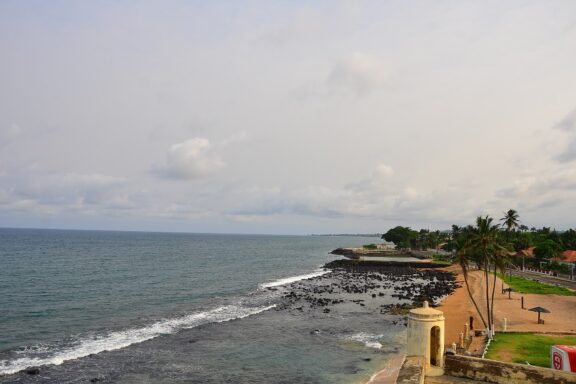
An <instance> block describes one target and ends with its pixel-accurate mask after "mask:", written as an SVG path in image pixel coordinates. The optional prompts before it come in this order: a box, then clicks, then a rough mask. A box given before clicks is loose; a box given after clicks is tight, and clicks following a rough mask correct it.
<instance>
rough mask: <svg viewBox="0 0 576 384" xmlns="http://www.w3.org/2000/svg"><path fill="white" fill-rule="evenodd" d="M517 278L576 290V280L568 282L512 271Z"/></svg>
mask: <svg viewBox="0 0 576 384" xmlns="http://www.w3.org/2000/svg"><path fill="white" fill-rule="evenodd" d="M512 274H513V275H515V276H520V277H524V278H526V279H533V280H538V281H539V282H541V283H545V284H551V285H557V286H560V287H564V288H570V289H573V290H576V280H567V279H563V278H559V277H554V276H548V275H542V274H540V273H533V272H522V271H512Z"/></svg>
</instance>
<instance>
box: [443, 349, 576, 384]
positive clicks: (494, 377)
mask: <svg viewBox="0 0 576 384" xmlns="http://www.w3.org/2000/svg"><path fill="white" fill-rule="evenodd" d="M444 372H445V374H446V375H449V376H455V377H463V378H467V379H473V380H479V381H486V382H489V383H496V384H542V383H547V384H576V374H574V373H570V372H565V371H557V370H554V369H550V368H542V367H536V366H534V365H523V364H515V363H506V362H503V361H496V360H488V359H479V358H476V357H469V356H460V355H446V356H445V357H444Z"/></svg>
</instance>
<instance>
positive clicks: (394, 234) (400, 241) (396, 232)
mask: <svg viewBox="0 0 576 384" xmlns="http://www.w3.org/2000/svg"><path fill="white" fill-rule="evenodd" d="M417 236H418V232H416V231H414V230H412V229H410V227H402V226H400V225H399V226H397V227H394V228H392V229H389V230H388V232H386V233H385V234H383V235H382V238H383V239H384V240H386V241H388V242H391V243H394V244H395V245H396V248H398V249H407V248H410V246H411V245H412V244H413V243H414V241H415V239H416V238H417Z"/></svg>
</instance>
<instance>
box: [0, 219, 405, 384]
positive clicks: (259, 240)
mask: <svg viewBox="0 0 576 384" xmlns="http://www.w3.org/2000/svg"><path fill="white" fill-rule="evenodd" d="M373 240H374V239H366V238H360V237H320V236H253V235H211V234H168V233H136V232H105V231H64V230H62V231H60V230H31V229H0V244H1V245H2V246H1V249H0V263H1V264H0V265H1V268H0V309H1V313H2V315H1V317H0V382H1V383H8V382H13V381H15V380H17V382H34V383H36V382H47V383H48V382H63V383H64V382H70V383H72V382H87V381H89V380H95V379H97V381H98V382H118V383H131V382H150V383H158V382H167V383H172V382H194V383H196V382H198V383H221V382H235V383H244V382H246V383H264V382H287V383H288V382H311V383H314V382H318V383H328V382H350V381H351V380H352V381H354V380H356V379H358V380H360V379H363V378H364V379H365V378H366V377H369V376H370V374H371V373H372V371H373V370H374V369H375V367H376V366H377V365H378V364H381V363H382V362H383V361H385V360H386V359H387V358H390V357H393V356H397V355H398V350H399V348H402V336H403V332H404V329H403V328H402V327H398V326H394V325H392V319H391V318H389V317H382V316H380V317H376V318H375V314H374V313H370V312H351V313H346V314H339V315H330V314H327V315H324V314H318V313H314V312H310V313H300V312H298V311H282V310H279V308H278V304H279V303H280V302H281V300H282V297H281V296H282V293H283V292H284V291H285V290H286V289H289V287H290V283H291V282H293V281H297V280H299V279H301V278H304V277H312V276H315V275H320V274H321V273H322V271H321V270H319V269H318V268H319V267H320V266H321V265H323V264H324V263H326V262H328V261H330V260H333V259H334V257H333V256H331V255H329V254H328V252H329V251H330V250H332V249H334V248H338V247H342V246H356V245H361V244H363V243H367V242H370V241H373ZM313 280H314V279H312V280H310V284H313ZM266 287H272V289H267V288H266ZM352 325H353V326H352ZM33 366H41V367H42V368H41V373H40V374H39V375H28V374H26V373H23V372H22V370H23V369H26V368H28V367H33ZM223 367H226V369H224V370H223ZM279 375H280V376H281V377H282V379H279Z"/></svg>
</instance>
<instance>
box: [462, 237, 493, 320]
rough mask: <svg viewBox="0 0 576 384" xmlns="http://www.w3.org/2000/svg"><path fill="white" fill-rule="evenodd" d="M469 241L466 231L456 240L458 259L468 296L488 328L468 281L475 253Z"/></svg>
mask: <svg viewBox="0 0 576 384" xmlns="http://www.w3.org/2000/svg"><path fill="white" fill-rule="evenodd" d="M467 241H468V239H467V236H466V233H464V234H463V235H462V236H460V237H459V238H457V239H455V240H454V246H455V248H456V261H457V262H458V264H459V265H460V267H461V268H462V276H463V277H464V283H465V284H466V290H467V291H468V296H469V297H470V300H471V301H472V304H474V308H476V312H477V313H478V315H479V316H480V320H482V324H484V327H485V328H488V324H486V320H485V319H484V316H483V315H482V311H480V308H479V307H478V303H477V302H476V300H475V299H474V295H472V291H471V290H470V284H469V283H468V277H469V275H468V272H469V271H470V262H471V261H472V258H473V254H472V249H471V248H470V247H468V246H467V245H468V243H467Z"/></svg>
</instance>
